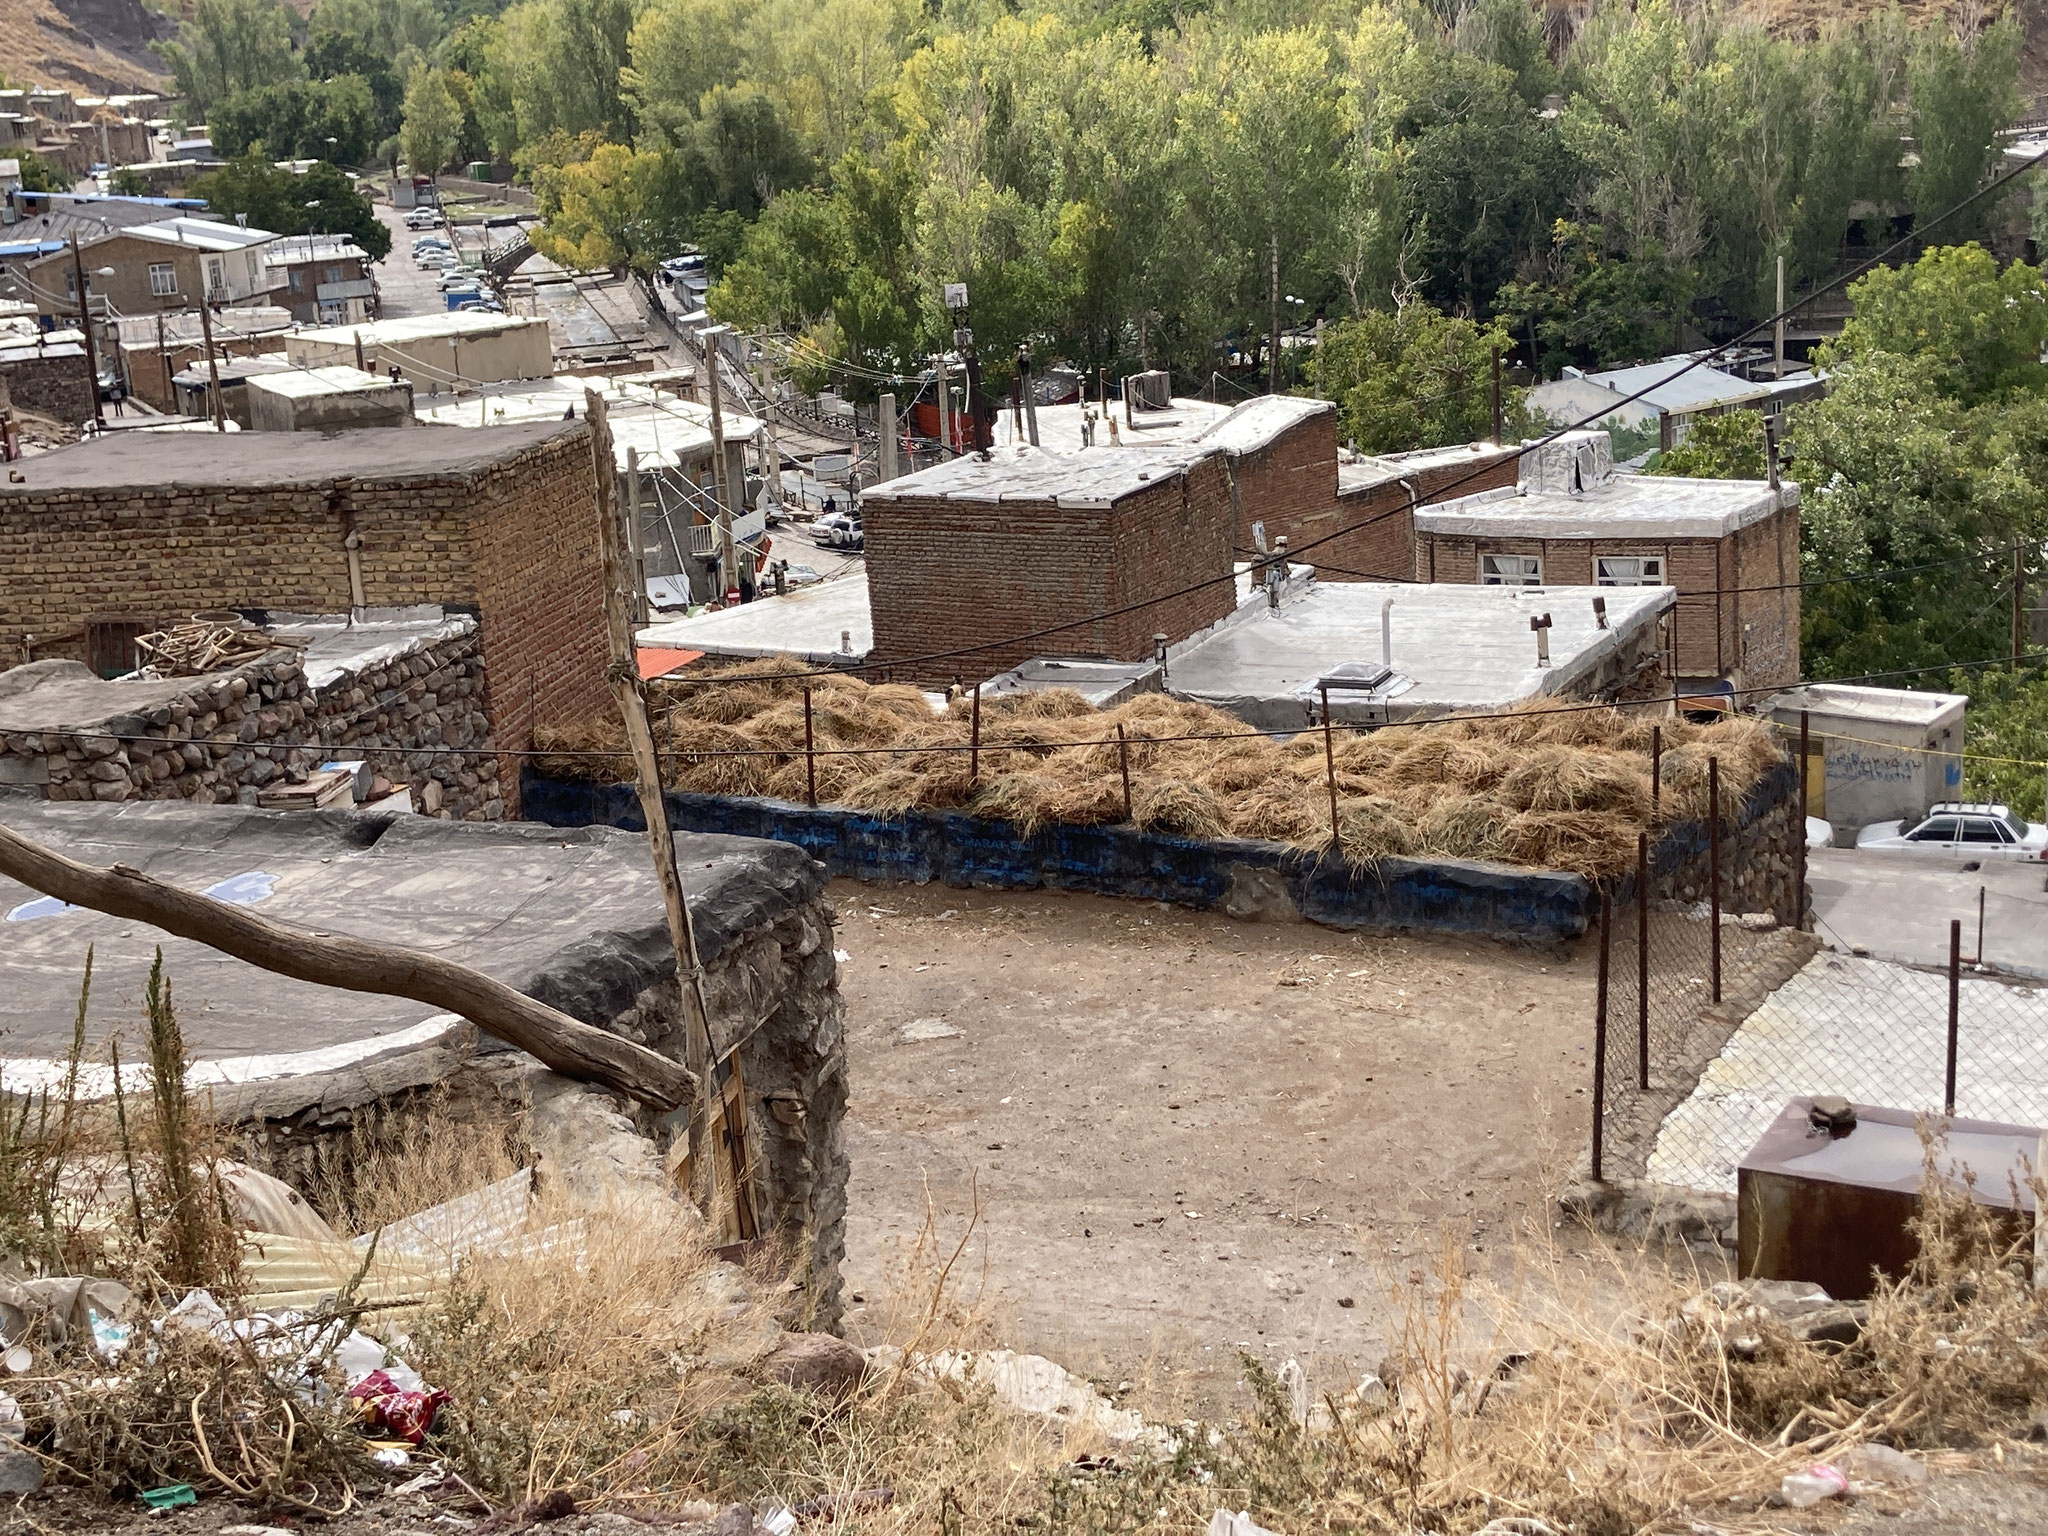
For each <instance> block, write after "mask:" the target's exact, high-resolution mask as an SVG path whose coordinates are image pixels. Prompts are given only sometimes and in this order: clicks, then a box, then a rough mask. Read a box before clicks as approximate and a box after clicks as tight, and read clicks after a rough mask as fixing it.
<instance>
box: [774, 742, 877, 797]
mask: <svg viewBox="0 0 2048 1536" xmlns="http://www.w3.org/2000/svg"><path fill="white" fill-rule="evenodd" d="M860 761H861V760H860V759H858V758H847V757H828V756H826V755H825V754H824V753H822V752H821V753H819V754H818V804H820V805H832V804H835V803H837V802H840V801H843V800H844V799H845V797H846V796H847V794H848V793H849V792H850V791H851V790H852V789H853V786H854V785H856V784H858V783H860V782H861V780H863V779H865V778H866V777H868V773H867V770H866V769H865V768H862V767H859V766H857V765H858V764H859V762H860ZM761 793H762V794H764V795H773V796H774V797H775V798H776V799H778V800H794V801H795V802H796V803H797V804H798V805H802V804H803V803H804V802H805V800H806V798H807V797H808V795H809V794H810V781H809V777H808V775H807V774H806V773H805V770H804V760H803V759H802V758H801V757H799V758H796V759H794V760H793V761H791V762H786V763H784V764H783V765H782V766H781V767H779V768H777V769H776V770H775V771H774V772H773V773H771V774H769V775H768V776H767V778H766V779H765V780H763V782H762V786H761Z"/></svg>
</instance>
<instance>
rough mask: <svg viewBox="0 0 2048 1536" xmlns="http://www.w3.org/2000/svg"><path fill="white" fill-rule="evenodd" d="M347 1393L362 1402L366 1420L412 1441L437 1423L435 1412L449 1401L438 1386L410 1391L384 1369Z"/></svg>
mask: <svg viewBox="0 0 2048 1536" xmlns="http://www.w3.org/2000/svg"><path fill="white" fill-rule="evenodd" d="M348 1395H349V1396H350V1397H352V1398H354V1399H355V1400H356V1402H358V1403H360V1404H361V1405H362V1410H363V1419H364V1422H366V1423H368V1424H369V1425H370V1426H371V1427H373V1428H375V1427H377V1426H380V1425H381V1426H382V1427H383V1428H385V1429H387V1430H389V1431H390V1432H391V1433H392V1434H393V1435H394V1436H395V1437H397V1438H398V1439H400V1440H403V1441H405V1442H406V1443H407V1444H409V1445H418V1444H419V1443H420V1442H421V1441H422V1440H424V1439H426V1438H427V1431H428V1430H430V1429H432V1428H433V1427H434V1415H435V1414H437V1413H439V1412H440V1411H441V1405H442V1404H443V1403H445V1402H448V1401H450V1399H449V1396H448V1394H447V1393H446V1392H444V1391H442V1390H441V1388H439V1387H428V1388H427V1389H426V1390H425V1391H424V1392H408V1391H406V1390H405V1389H404V1388H402V1387H400V1386H399V1385H398V1384H397V1383H396V1382H394V1381H393V1380H392V1379H391V1377H390V1376H389V1375H388V1374H387V1373H386V1372H384V1371H372V1372H370V1374H369V1375H367V1376H365V1377H364V1378H363V1379H362V1380H361V1381H359V1382H357V1383H356V1384H355V1385H354V1386H352V1387H350V1388H349V1389H348Z"/></svg>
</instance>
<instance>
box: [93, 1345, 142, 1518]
mask: <svg viewBox="0 0 2048 1536" xmlns="http://www.w3.org/2000/svg"><path fill="white" fill-rule="evenodd" d="M129 1331H130V1330H129V1327H128V1325H127V1324H126V1323H117V1322H115V1321H114V1320H113V1319H112V1318H111V1317H108V1316H106V1315H105V1314H104V1313H101V1312H97V1311H96V1312H94V1313H93V1314H92V1343H93V1348H95V1349H97V1350H98V1351H99V1352H100V1358H101V1359H103V1360H118V1359H120V1358H121V1353H122V1351H123V1350H125V1349H127V1347H128V1334H129ZM145 1497H146V1495H145Z"/></svg>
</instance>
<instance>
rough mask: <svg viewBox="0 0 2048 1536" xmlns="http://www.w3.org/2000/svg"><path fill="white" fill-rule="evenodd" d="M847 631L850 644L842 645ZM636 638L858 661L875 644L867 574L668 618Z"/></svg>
mask: <svg viewBox="0 0 2048 1536" xmlns="http://www.w3.org/2000/svg"><path fill="white" fill-rule="evenodd" d="M842 632H843V633H845V634H847V636H848V640H849V644H850V647H851V648H850V649H845V650H842V649H841V648H840V643H839V641H840V635H841V634H842ZM634 638H635V640H636V641H637V642H638V643H639V644H640V645H643V646H660V647H664V648H667V647H674V648H675V649H678V650H692V651H702V652H704V654H705V655H707V656H731V657H740V658H746V657H755V656H782V655H789V656H795V657H798V658H799V659H801V660H804V661H810V662H816V663H819V664H821V665H829V664H831V663H832V662H835V661H859V660H861V659H863V658H864V657H866V655H867V654H868V652H869V651H871V650H873V649H874V648H875V626H874V623H873V622H872V620H871V619H870V618H869V615H868V581H867V574H866V572H864V571H854V572H850V573H848V574H847V575H845V576H840V577H837V578H836V579H834V580H832V581H820V582H815V583H813V584H812V585H810V586H807V587H799V588H797V589H796V590H794V591H792V592H790V593H789V594H788V595H787V596H785V597H757V598H755V599H754V601H752V602H751V603H741V604H740V605H739V606H738V607H736V608H725V609H721V610H720V611H719V612H717V613H701V614H699V615H697V617H695V618H693V619H668V620H665V621H664V622H662V623H660V624H650V625H648V626H647V627H646V628H645V629H643V630H641V631H640V632H639V634H638V635H636V636H635V637H634Z"/></svg>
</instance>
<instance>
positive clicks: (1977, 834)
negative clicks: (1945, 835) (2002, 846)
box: [1963, 816, 2002, 843]
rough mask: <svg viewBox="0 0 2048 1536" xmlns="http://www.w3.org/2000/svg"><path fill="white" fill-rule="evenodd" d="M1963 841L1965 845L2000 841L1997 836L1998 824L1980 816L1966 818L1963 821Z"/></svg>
mask: <svg viewBox="0 0 2048 1536" xmlns="http://www.w3.org/2000/svg"><path fill="white" fill-rule="evenodd" d="M1963 841H1964V842H1966V843H1996V842H2000V841H2002V839H2001V838H2000V837H1999V835H1998V823H1996V822H1994V821H1990V820H1987V819H1986V818H1984V817H1980V816H1970V817H1966V818H1965V819H1964V821H1963Z"/></svg>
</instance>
